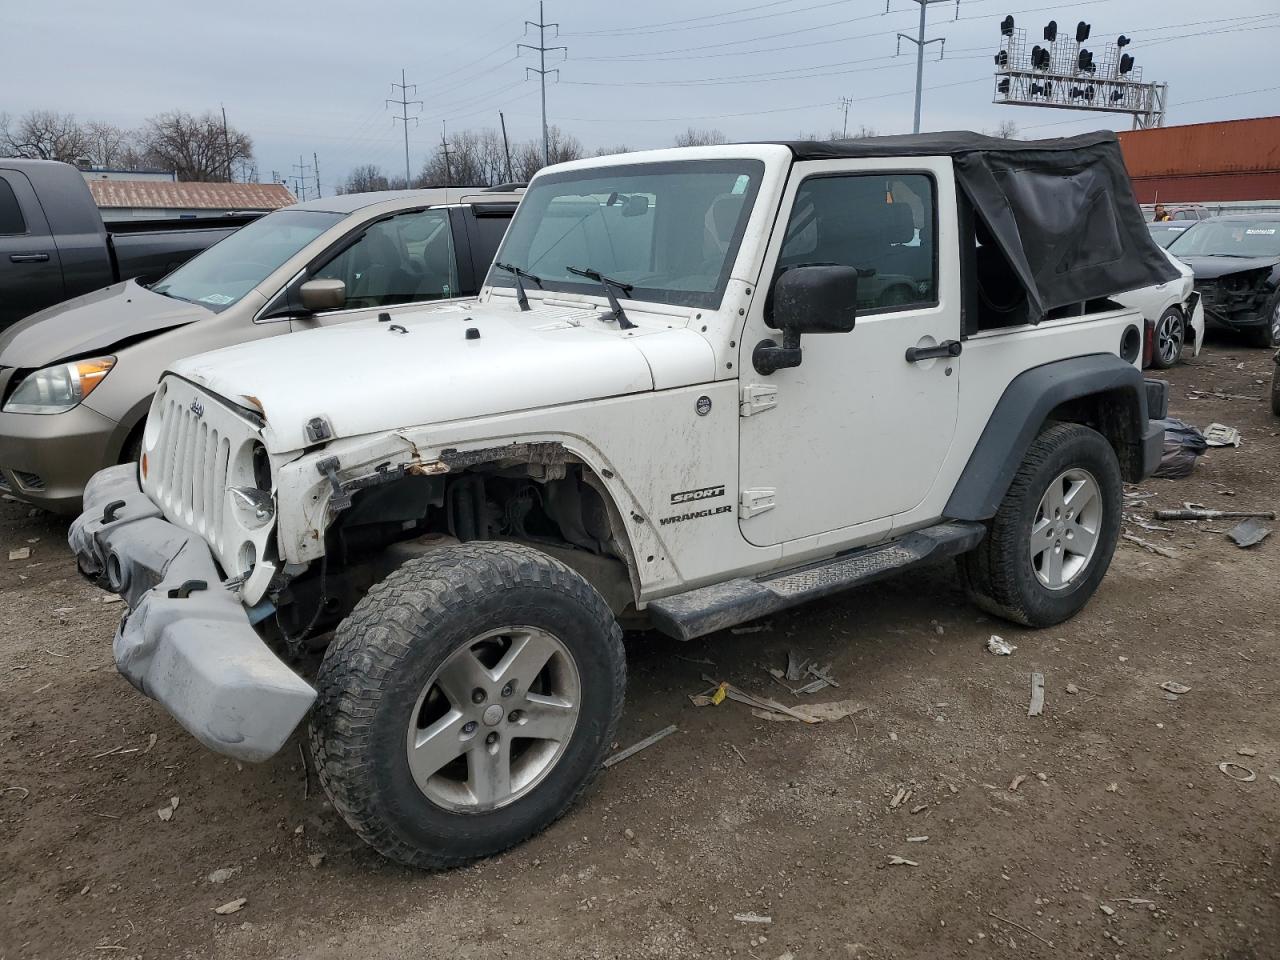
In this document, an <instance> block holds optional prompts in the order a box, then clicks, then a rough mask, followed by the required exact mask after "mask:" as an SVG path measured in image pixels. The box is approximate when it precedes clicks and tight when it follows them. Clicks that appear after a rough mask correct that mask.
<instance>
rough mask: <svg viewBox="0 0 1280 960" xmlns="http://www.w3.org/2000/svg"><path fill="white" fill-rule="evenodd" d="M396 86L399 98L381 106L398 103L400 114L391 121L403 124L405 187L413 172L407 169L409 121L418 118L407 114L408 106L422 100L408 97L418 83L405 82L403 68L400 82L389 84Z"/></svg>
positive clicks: (416, 121) (393, 87) (417, 103)
mask: <svg viewBox="0 0 1280 960" xmlns="http://www.w3.org/2000/svg"><path fill="white" fill-rule="evenodd" d="M397 88H398V89H399V90H400V99H399V100H394V99H388V100H387V102H386V104H385V105H384V106H383V109H384V110H385V109H386V108H387V107H389V106H391V104H393V103H398V104H399V105H400V115H399V116H398V117H393V118H392V122H393V123H394V122H395V121H396V120H399V121H400V122H401V123H403V124H404V185H405V186H406V187H407V186H408V185H409V181H410V180H412V179H413V174H412V173H411V172H410V170H409V121H410V120H412V121H413V122H414V125H415V126H416V125H417V123H418V118H417V117H416V116H413V117H411V116H409V108H410V107H411V106H419V107H420V106H422V101H421V100H410V99H409V91H410V90H412V91H413V92H414V93H417V92H418V85H417V84H414V83H407V82H405V77H404V71H403V70H401V71H400V82H399V83H393V84H391V89H393V90H395V89H397Z"/></svg>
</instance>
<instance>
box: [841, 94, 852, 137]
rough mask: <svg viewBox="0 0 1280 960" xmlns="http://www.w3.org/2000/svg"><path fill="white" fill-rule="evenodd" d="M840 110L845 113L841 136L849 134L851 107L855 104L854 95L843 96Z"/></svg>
mask: <svg viewBox="0 0 1280 960" xmlns="http://www.w3.org/2000/svg"><path fill="white" fill-rule="evenodd" d="M839 104H840V112H841V113H842V114H844V119H843V120H842V121H841V123H840V136H841V137H847V136H849V107H850V106H851V105H852V104H853V97H841V98H840V101H839Z"/></svg>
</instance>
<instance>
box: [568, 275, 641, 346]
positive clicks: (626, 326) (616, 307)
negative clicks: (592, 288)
mask: <svg viewBox="0 0 1280 960" xmlns="http://www.w3.org/2000/svg"><path fill="white" fill-rule="evenodd" d="M565 269H566V270H568V271H569V272H570V273H572V274H574V275H575V276H579V277H586V278H587V279H588V280H594V281H595V282H596V283H598V284H600V286H602V287H604V295H605V296H606V297H608V298H609V306H610V307H611V308H612V310H613V319H614V320H616V321H618V329H619V330H631V329H633V328H634V327H635V324H634V323H632V322H631V321H630V320H628V319H627V315H626V314H625V313H623V312H622V304H620V303H619V302H618V297H617V295H616V294H615V293H614V292H613V291H614V289H615V288H617V289H618V290H621V291H622V292H623V294H628V293H630V292H631V291H632V289H633V288H632V285H631V284H629V283H623V282H622V281H621V280H611V279H610V278H609V277H606V276H605V275H604V274H602V273H601V272H600V271H599V270H592V269H591V268H590V267H568V266H566V267H565Z"/></svg>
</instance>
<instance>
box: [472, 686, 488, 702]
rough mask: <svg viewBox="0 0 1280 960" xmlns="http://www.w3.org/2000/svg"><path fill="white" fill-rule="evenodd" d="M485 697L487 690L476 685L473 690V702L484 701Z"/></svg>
mask: <svg viewBox="0 0 1280 960" xmlns="http://www.w3.org/2000/svg"><path fill="white" fill-rule="evenodd" d="M485 697H486V694H485V692H484V691H483V690H481V689H480V688H479V687H476V688H475V689H474V690H472V691H471V702H472V703H484V701H485Z"/></svg>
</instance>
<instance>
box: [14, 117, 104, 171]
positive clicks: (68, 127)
mask: <svg viewBox="0 0 1280 960" xmlns="http://www.w3.org/2000/svg"><path fill="white" fill-rule="evenodd" d="M87 148H88V142H87V140H86V137H85V131H84V128H83V127H81V126H80V124H79V123H77V122H76V118H75V117H74V116H73V115H72V114H70V113H55V112H54V111H52V110H32V111H31V112H29V113H26V114H23V116H21V117H19V118H18V119H17V120H16V121H15V120H12V119H11V118H9V117H8V116H7V115H6V116H4V117H0V154H4V155H5V156H9V157H25V158H26V159H29V160H61V161H63V162H64V163H76V162H78V161H82V160H84V159H85V153H86V150H87Z"/></svg>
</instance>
